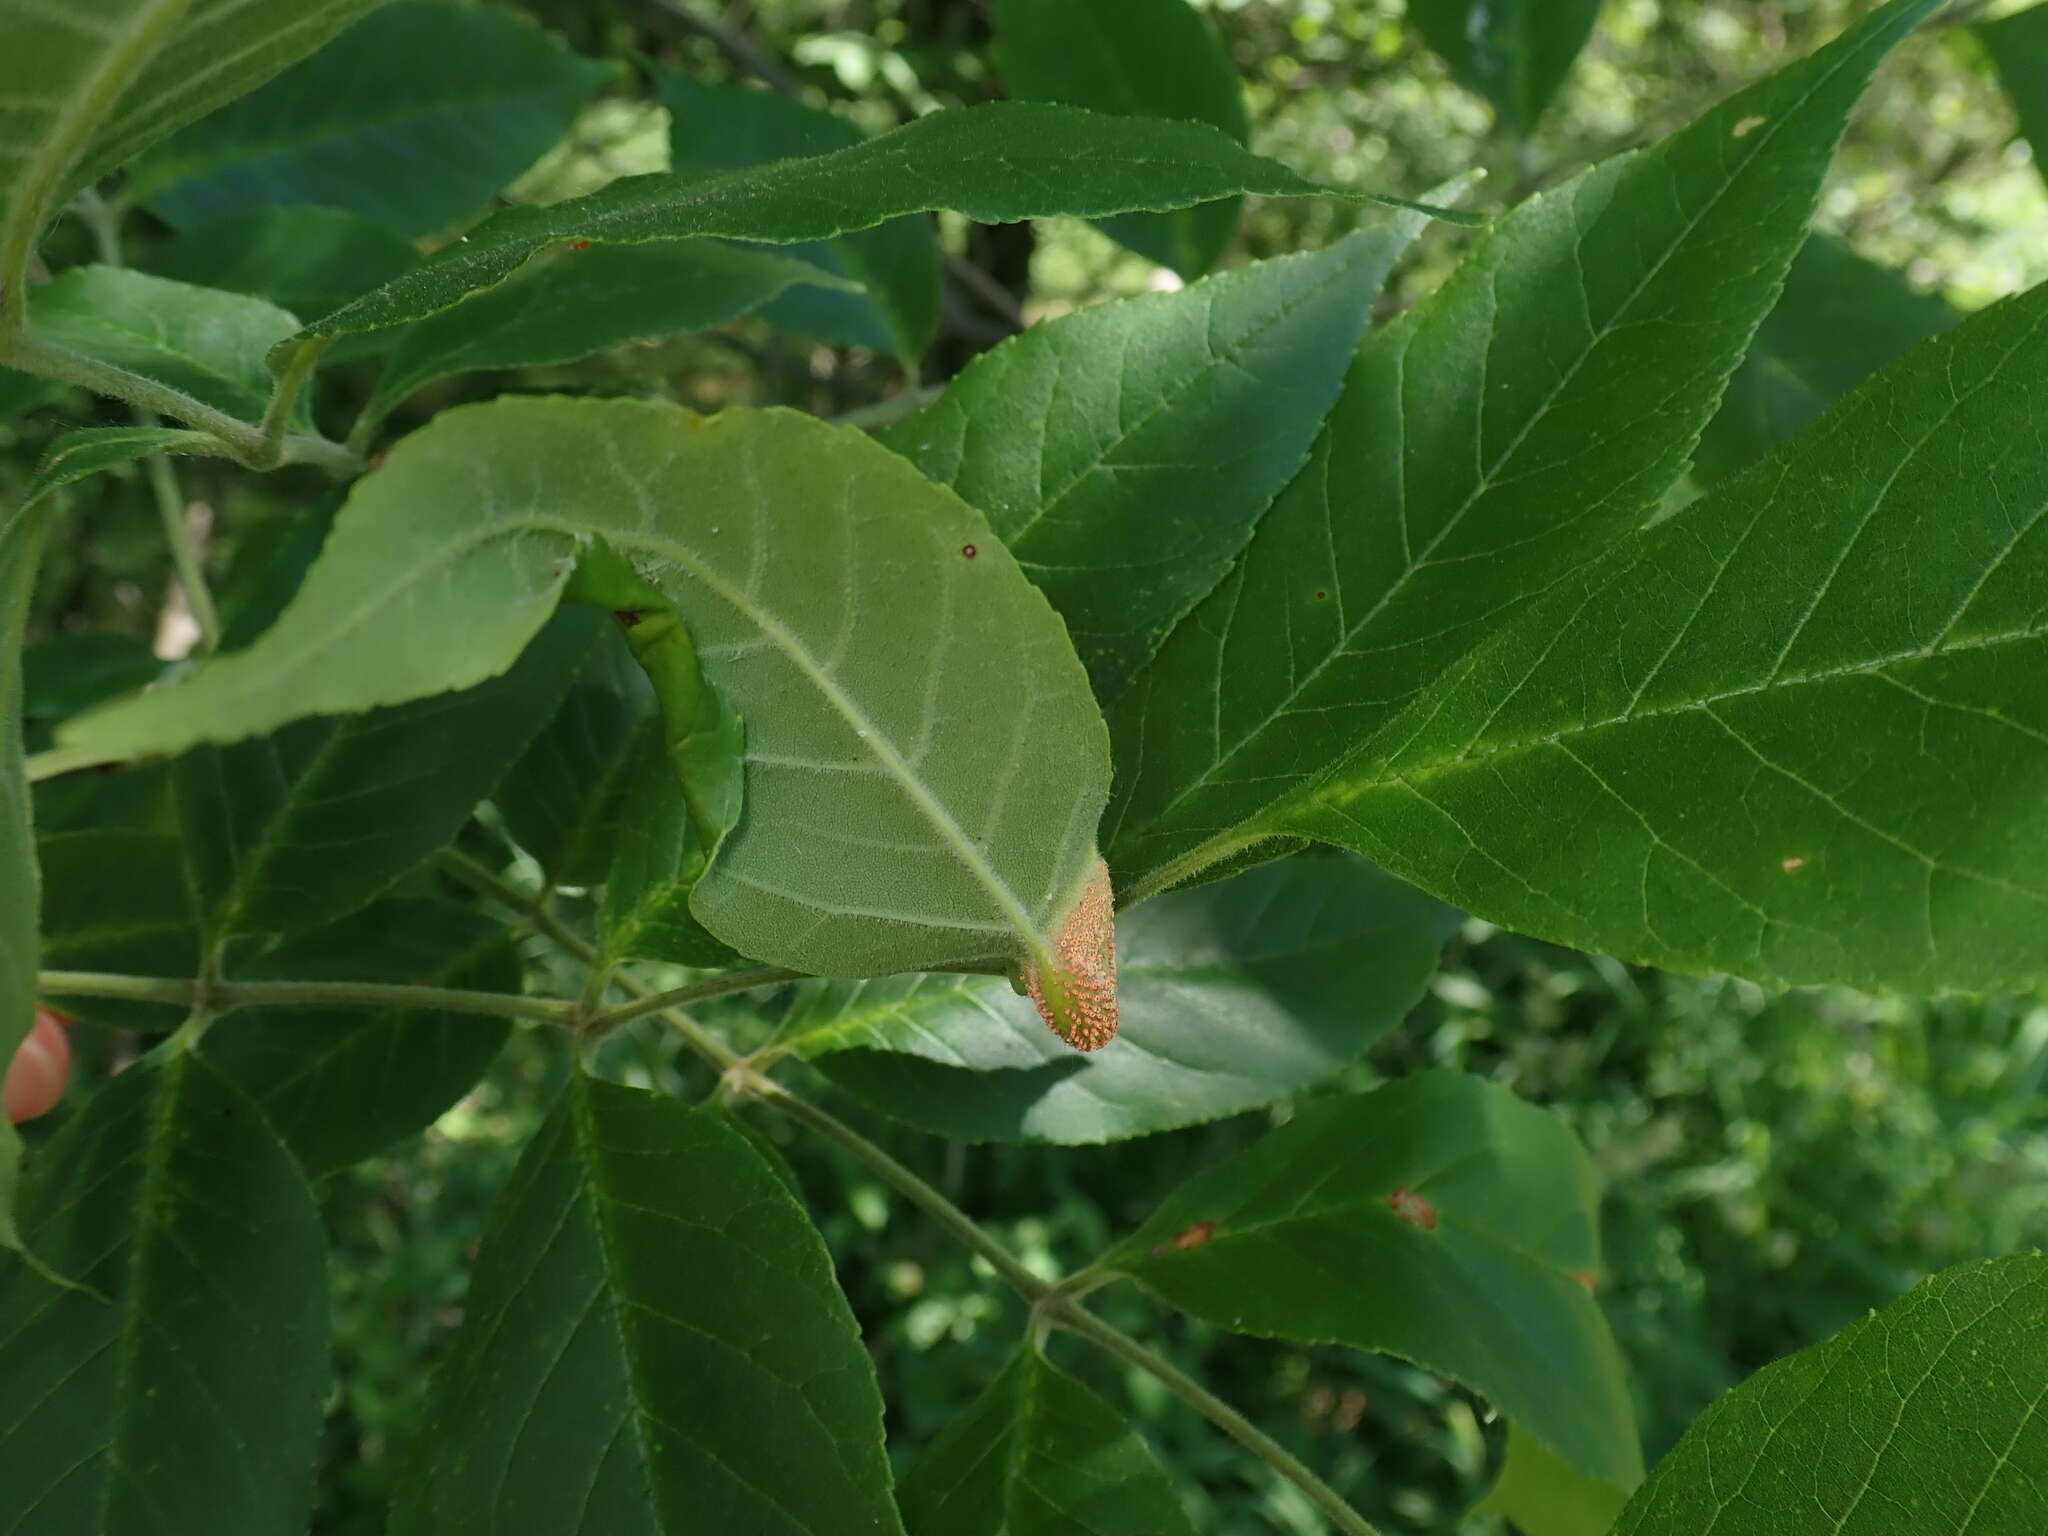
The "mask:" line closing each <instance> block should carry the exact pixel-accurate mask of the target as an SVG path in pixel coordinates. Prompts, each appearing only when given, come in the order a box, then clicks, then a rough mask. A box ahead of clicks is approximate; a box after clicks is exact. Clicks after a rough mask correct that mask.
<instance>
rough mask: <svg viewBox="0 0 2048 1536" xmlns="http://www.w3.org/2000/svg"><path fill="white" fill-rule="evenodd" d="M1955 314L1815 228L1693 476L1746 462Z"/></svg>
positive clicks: (1714, 475)
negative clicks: (1818, 232)
mask: <svg viewBox="0 0 2048 1536" xmlns="http://www.w3.org/2000/svg"><path fill="white" fill-rule="evenodd" d="M1957 318H1958V317H1957V315H1956V312H1955V311H1954V310H1953V309H1951V308H1950V307H1949V306H1948V305H1947V304H1946V303H1944V302H1943V301H1942V300H1941V299H1939V298H1937V297H1935V296H1934V295H1932V294H1923V293H1920V292H1917V291H1916V290H1915V289H1913V288H1912V287H1910V286H1909V285H1908V284H1907V282H1906V280H1905V279H1904V278H1903V277H1901V276H1900V275H1899V274H1898V273H1896V272H1893V271H1891V270H1890V269H1889V268H1886V267H1880V266H1878V265H1877V264H1876V263H1875V262H1870V261H1865V260H1864V259H1863V258H1862V257H1861V256H1858V255H1857V254H1856V253H1855V252H1854V251H1852V250H1850V249H1849V247H1848V246H1846V245H1844V244H1842V242H1841V241H1839V240H1836V239H1834V238H1832V237H1831V236H1828V235H1821V234H1816V235H1814V236H1812V237H1811V238H1810V239H1809V240H1808V241H1807V242H1806V244H1805V245H1804V246H1803V247H1801V248H1800V252H1799V255H1798V257H1797V259H1795V260H1794V261H1793V263H1792V269H1791V271H1790V272H1788V273H1787V274H1786V276H1785V292H1784V294H1783V296H1782V297H1780V298H1779V300H1778V307H1777V308H1776V309H1774V310H1772V311H1771V313H1770V316H1769V318H1768V319H1766V320H1765V321H1764V323H1763V324H1762V326H1760V327H1759V328H1758V330H1757V333H1756V340H1755V341H1754V342H1752V343H1751V345H1750V349H1749V355H1748V356H1747V357H1745V358H1744V359H1743V360H1742V366H1741V367H1740V368H1738V369H1736V370H1735V374H1734V376H1733V377H1732V378H1730V379H1729V381H1728V392H1727V394H1725V395H1723V396H1722V397H1721V409H1720V412H1719V413H1718V414H1717V415H1716V416H1715V417H1714V419H1713V420H1712V421H1710V422H1709V423H1707V428H1706V430H1705V431H1704V432H1702V433H1701V434H1700V445H1699V451H1698V452H1697V453H1696V454H1695V455H1694V456H1693V461H1692V467H1693V475H1694V477H1695V478H1696V479H1698V480H1700V481H1701V482H1702V483H1709V484H1710V483H1713V482H1716V481H1719V480H1722V479H1725V478H1726V477H1727V476H1729V475H1731V474H1733V473H1735V472H1736V471H1737V470H1740V469H1745V468H1747V467H1748V466H1749V465H1751V464H1753V463H1755V462H1756V461H1757V460H1758V459H1760V458H1762V457H1763V456H1764V455H1765V454H1766V453H1768V452H1769V451H1770V450H1771V449H1773V448H1775V447H1776V446H1777V445H1778V444H1779V443H1781V442H1783V441H1784V440H1785V439H1786V438H1788V437H1790V436H1792V434H1793V433H1795V432H1797V431H1798V430H1799V429H1800V428H1802V427H1804V426H1805V425H1806V424H1807V423H1808V422H1810V421H1812V420H1813V419H1814V418H1815V417H1817V416H1819V415H1820V413H1821V412H1822V411H1824V410H1826V409H1827V408H1828V407H1829V406H1830V405H1832V404H1834V402H1835V401H1836V400H1838V399H1840V398H1841V397H1842V396H1843V395H1846V394H1847V393H1848V392H1849V391H1850V390H1852V389H1854V388H1855V387H1856V386H1857V385H1858V384H1861V383H1862V382H1863V381H1864V380H1865V379H1867V378H1869V377H1870V376H1871V375H1872V374H1873V373H1876V372H1877V371H1878V369H1880V368H1882V367H1884V366H1885V365H1886V364H1888V363H1891V362H1893V361H1895V360H1896V359H1897V358H1898V357H1899V356H1900V355H1901V354H1902V353H1904V352H1905V351H1906V350H1907V349H1908V348H1910V347H1911V346H1912V345H1913V344H1914V343H1915V342H1919V341H1924V340H1926V339H1927V338H1928V337H1929V336H1933V335H1936V334H1938V333H1940V332H1942V331H1945V330H1947V329H1948V328H1949V327H1950V326H1952V325H1954V324H1955V323H1956V320H1957Z"/></svg>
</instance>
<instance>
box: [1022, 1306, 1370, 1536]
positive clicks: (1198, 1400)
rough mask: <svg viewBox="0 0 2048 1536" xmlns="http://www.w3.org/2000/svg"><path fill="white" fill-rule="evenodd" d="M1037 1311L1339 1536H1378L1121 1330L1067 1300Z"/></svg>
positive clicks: (1252, 1429)
mask: <svg viewBox="0 0 2048 1536" xmlns="http://www.w3.org/2000/svg"><path fill="white" fill-rule="evenodd" d="M1038 1310H1039V1314H1040V1315H1041V1316H1042V1317H1044V1318H1046V1319H1047V1320H1048V1321H1050V1322H1051V1323H1052V1324H1053V1325H1054V1326H1055V1327H1058V1328H1064V1329H1066V1330H1067V1332H1069V1333H1072V1334H1076V1335H1078V1336H1079V1337H1081V1338H1084V1339H1086V1340H1088V1342H1089V1343H1091V1344H1093V1345H1095V1346H1096V1347H1097V1348H1098V1349H1101V1350H1103V1351H1105V1352H1107V1353H1109V1354H1112V1355H1114V1356H1116V1357H1117V1359H1119V1360H1122V1361H1125V1362H1126V1363H1128V1364H1130V1365H1135V1366H1136V1367H1137V1368H1138V1369H1139V1370H1141V1371H1143V1372H1145V1373H1146V1374H1147V1375H1149V1376H1151V1377H1152V1378H1154V1379H1155V1380H1157V1381H1158V1382H1160V1383H1161V1384H1162V1385H1163V1386H1165V1388H1166V1389H1167V1391H1169V1392H1171V1393H1172V1394H1173V1395H1174V1396H1175V1397H1177V1398H1179V1399H1180V1400H1181V1401H1182V1402H1184V1403H1186V1404H1187V1405H1188V1406H1189V1407H1191V1408H1193V1409H1194V1410H1195V1411H1196V1412H1197V1413H1199V1414H1201V1415H1202V1417H1204V1418H1205V1419H1207V1420H1208V1421H1209V1422H1210V1423H1211V1424H1214V1425H1215V1426H1216V1427H1217V1428H1218V1429H1220V1430H1222V1431H1223V1432H1224V1433H1225V1434H1226V1435H1228V1436H1230V1438H1231V1439H1233V1440H1235V1441H1236V1442H1237V1443H1238V1444H1239V1445H1241V1446H1243V1447H1244V1448H1245V1449H1246V1450H1248V1451H1250V1452H1251V1453H1252V1454H1253V1455H1254V1456H1256V1457H1258V1458H1259V1460H1261V1461H1263V1462H1264V1463H1265V1464H1266V1465H1267V1466H1269V1467H1271V1468H1272V1469H1273V1470H1274V1471H1275V1472H1278V1473H1279V1474H1280V1475H1281V1476H1282V1477H1284V1478H1286V1479H1287V1480H1288V1481H1289V1482H1290V1483H1292V1484H1294V1486H1295V1487H1297V1488H1299V1489H1300V1490H1301V1491H1302V1492H1303V1493H1304V1494H1306V1495H1308V1497H1309V1499H1310V1501H1311V1502H1313V1503H1314V1505H1315V1506H1316V1508H1318V1509H1320V1510H1321V1511H1322V1512H1323V1513H1324V1514H1326V1515H1328V1516H1329V1517H1330V1523H1331V1524H1332V1525H1333V1526H1335V1527H1336V1528H1337V1529H1338V1530H1339V1531H1342V1532H1344V1533H1345V1536H1379V1533H1378V1531H1377V1530H1376V1529H1375V1528H1374V1527H1373V1524H1372V1522H1371V1521H1369V1520H1367V1519H1366V1518H1365V1516H1363V1515H1361V1514H1360V1513H1359V1512H1358V1511H1357V1510H1355V1509H1353V1508H1352V1507H1351V1506H1350V1505H1349V1504H1347V1503H1345V1502H1344V1500H1343V1499H1342V1498H1340V1497H1339V1496H1338V1494H1337V1491H1336V1490H1335V1489H1334V1488H1332V1487H1330V1485H1329V1484H1327V1483H1325V1482H1324V1481H1323V1480H1322V1479H1321V1478H1319V1477H1317V1476H1316V1475H1315V1473H1313V1472H1311V1471H1310V1470H1309V1469H1308V1468H1307V1467H1305V1466H1303V1465H1302V1463H1301V1462H1300V1461H1298V1460H1297V1459H1296V1458H1295V1457H1294V1456H1293V1455H1292V1454H1291V1453H1290V1452H1289V1451H1288V1450H1287V1448H1286V1447H1285V1446H1283V1445H1281V1444H1280V1442H1279V1441H1277V1440H1275V1439H1273V1437H1272V1436H1270V1435H1268V1434H1266V1433H1265V1432H1264V1431H1263V1430H1261V1429H1260V1428H1259V1427H1258V1426H1257V1425H1256V1424H1254V1423H1252V1421H1251V1420H1250V1419H1247V1418H1246V1417H1245V1416H1244V1415H1243V1414H1241V1413H1239V1412H1238V1411H1237V1410H1236V1409H1235V1408H1233V1407H1231V1406H1230V1404H1228V1403H1226V1402H1224V1401H1223V1399H1222V1398H1220V1397H1218V1396H1217V1395H1216V1394H1215V1393H1213V1392H1211V1391H1210V1390H1209V1389H1208V1388H1207V1387H1205V1386H1203V1385H1202V1384H1201V1383H1200V1382H1199V1381H1196V1380H1195V1379H1194V1377H1192V1376H1190V1375H1188V1374H1187V1373H1186V1372H1185V1371H1183V1370H1181V1369H1180V1368H1179V1367H1178V1366H1176V1365H1174V1364H1173V1362H1171V1361H1170V1360H1167V1359H1166V1358H1165V1357H1164V1356H1161V1355H1158V1354H1155V1353H1154V1352H1153V1351H1151V1350H1149V1349H1147V1348H1146V1347H1145V1346H1144V1345H1143V1344H1140V1343H1139V1342H1138V1341H1137V1340H1136V1339H1134V1338H1132V1337H1131V1336H1130V1335H1129V1334H1127V1333H1125V1332H1124V1331H1123V1330H1122V1329H1120V1328H1115V1327H1112V1326H1111V1325H1110V1324H1108V1323H1105V1322H1104V1321H1103V1320H1102V1319H1101V1318H1099V1317H1097V1316H1096V1315H1095V1314H1094V1313H1092V1312H1089V1311H1086V1310H1085V1309H1083V1308H1082V1307H1081V1306H1080V1305H1078V1304H1077V1303H1076V1302H1075V1301H1074V1300H1073V1298H1072V1297H1070V1296H1054V1297H1051V1298H1050V1299H1049V1300H1047V1301H1046V1302H1045V1303H1043V1304H1042V1305H1041V1306H1040V1307H1039V1309H1038Z"/></svg>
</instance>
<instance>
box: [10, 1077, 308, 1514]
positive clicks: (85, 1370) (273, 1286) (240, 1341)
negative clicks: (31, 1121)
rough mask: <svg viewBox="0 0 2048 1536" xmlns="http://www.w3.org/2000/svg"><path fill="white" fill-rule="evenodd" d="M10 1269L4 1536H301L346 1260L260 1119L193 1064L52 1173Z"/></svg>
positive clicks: (65, 1149) (93, 1126) (146, 1085)
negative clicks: (336, 1265) (34, 1260)
mask: <svg viewBox="0 0 2048 1536" xmlns="http://www.w3.org/2000/svg"><path fill="white" fill-rule="evenodd" d="M22 1225H23V1229H24V1231H25V1233H26V1235H27V1238H28V1242H29V1245H30V1247H31V1248H32V1249H33V1250H34V1251H35V1252H36V1254H38V1255H39V1256H40V1257H41V1258H42V1259H43V1260H45V1261H46V1262H48V1263H49V1264H50V1265H52V1266H53V1267H54V1268H55V1269H56V1270H57V1271H58V1272H60V1273H63V1274H67V1275H72V1276H75V1277H76V1278H77V1279H78V1281H79V1282H80V1283H81V1284H82V1285H83V1286H87V1287H90V1288H91V1289H90V1290H89V1291H88V1290H85V1289H71V1290H64V1289H60V1288H59V1287H58V1286H56V1285H54V1284H52V1283H51V1282H49V1281H48V1280H45V1279H44V1278H42V1277H41V1276H39V1275H37V1274H36V1273H35V1272H34V1271H33V1270H32V1269H31V1268H30V1267H29V1266H28V1265H27V1264H26V1263H24V1262H22V1261H21V1260H19V1259H15V1258H9V1257H6V1256H0V1334H4V1336H5V1338H6V1340H7V1344H6V1349H7V1369H6V1370H5V1371H0V1528H4V1529H6V1530H9V1531H13V1532H17V1533H19V1536H84V1533H95V1536H129V1533H143V1532H164V1531H213V1530H218V1531H249V1532H256V1531H279V1532H282V1531H301V1530H304V1529H306V1526H307V1522H308V1521H309V1519H310V1518H311V1516H312V1502H313V1499H312V1495H313V1459H314V1455H315V1452H316V1451H317V1450H318V1448H319V1442H320V1416H321V1403H322V1401H323V1400H324V1398H325V1397H326V1395H327V1365H328V1362H327V1307H328V1296H327V1274H326V1253H325V1247H326V1245H325V1239H324V1235H323V1233H322V1231H321V1227H320V1215H319V1212H318V1210H317V1209H316V1208H315V1207H314V1204H313V1197H312V1194H311V1192H310V1191H309V1190H308V1189H307V1188H306V1181H305V1178H304V1176H303V1175H302V1174H300V1172H299V1170H298V1167H297V1165H296V1164H295V1163H294V1162H293V1161H292V1158H291V1154H290V1153H289V1152H287V1151H286V1150H285V1147H284V1144H283V1143H282V1142H280V1141H279V1140H278V1139H277V1137H276V1136H275V1135H273V1134H272V1133H271V1131H270V1129H269V1127H268V1126H266V1125H265V1124H264V1121H263V1116H262V1115H261V1114H260V1113H259V1112H258V1111H257V1109H256V1106H255V1105H254V1104H253V1103H251V1102H250V1100H249V1099H248V1098H247V1097H246V1096H245V1095H243V1094H242V1093H241V1092H240V1091H239V1090H238V1089H236V1088H235V1087H234V1086H233V1085H232V1084H231V1083H228V1082H227V1081H225V1080H224V1079H223V1078H222V1077H220V1075H219V1074H218V1073H216V1072H215V1071H214V1070H213V1069H212V1068H211V1067H210V1066H208V1065H207V1064H206V1063H205V1062H203V1061H201V1060H199V1059H198V1058H197V1057H195V1056H194V1055H193V1054H192V1053H191V1052H189V1051H185V1050H174V1049H167V1050H160V1051H157V1052H155V1053H153V1054H151V1055H150V1056H147V1057H145V1058H144V1059H143V1060H142V1061H141V1062H139V1063H138V1064H136V1065H135V1066H133V1067H131V1068H129V1069H128V1070H127V1071H125V1072H123V1073H121V1074H120V1075H119V1076H118V1077H115V1078H114V1079H112V1080H111V1081H110V1082H108V1083H107V1084H106V1086H104V1087H103V1088H101V1089H100V1091H99V1092H98V1093H97V1094H96V1095H95V1096H94V1097H93V1099H92V1100H91V1102H90V1103H89V1104H88V1105H87V1106H86V1109H85V1111H84V1113H82V1114H81V1115H79V1116H78V1117H76V1118H75V1119H73V1120H72V1121H71V1122H70V1123H68V1124H67V1125H66V1126H65V1127H64V1129H63V1131H62V1132H60V1133H59V1135H58V1136H57V1138H56V1139H55V1140H54V1141H52V1142H50V1143H49V1144H48V1145H47V1146H45V1147H44V1148H43V1149H42V1150H41V1151H40V1152H39V1153H38V1154H37V1158H36V1161H35V1164H34V1166H33V1169H32V1171H31V1174H30V1176H29V1178H28V1179H27V1180H26V1181H25V1185H24V1190H23V1197H22Z"/></svg>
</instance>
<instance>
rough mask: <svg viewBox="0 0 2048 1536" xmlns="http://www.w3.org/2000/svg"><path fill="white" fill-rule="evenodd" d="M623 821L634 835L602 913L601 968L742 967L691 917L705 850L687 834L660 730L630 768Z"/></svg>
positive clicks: (622, 851)
mask: <svg viewBox="0 0 2048 1536" xmlns="http://www.w3.org/2000/svg"><path fill="white" fill-rule="evenodd" d="M619 820H620V822H621V823H622V824H623V825H624V826H627V827H630V828H632V834H633V835H632V836H631V837H626V838H621V839H620V841H619V843H618V846H617V848H616V850H615V851H614V852H613V855H612V863H611V870H610V872H609V875H608V876H607V879H606V881H605V888H604V905H603V906H602V907H600V908H599V909H598V914H597V945H598V953H599V955H600V956H601V958H602V960H603V961H604V963H605V964H607V965H616V964H617V963H618V962H619V961H621V960H667V961H671V962H673V963H675V964H678V965H697V966H727V965H734V964H737V963H738V962H739V961H740V959H741V958H742V957H741V955H740V953H739V951H738V950H736V949H734V948H733V947H732V946H731V945H730V944H727V943H725V942H724V941H723V940H722V939H718V938H714V937H713V936H712V935H711V934H710V933H709V932H708V931H706V929H705V927H704V925H703V924H702V923H700V922H698V921H697V919H696V917H695V915H694V914H692V912H691V911H690V893H691V892H692V891H694V890H696V889H697V882H698V881H699V880H701V879H702V878H703V875H704V865H705V858H704V850H703V848H702V847H701V846H700V845H699V844H698V842H697V841H696V839H695V838H693V837H692V836H691V834H690V810H689V805H688V803H687V802H686V801H685V800H684V799H683V786H682V782H681V780H679V779H678V778H677V777H676V772H675V769H674V767H673V766H672V765H671V764H670V762H669V753H668V746H667V744H666V743H665V742H664V741H663V740H662V739H661V736H660V733H659V732H658V731H654V732H650V733H648V734H647V735H646V736H644V737H643V738H642V739H641V740H640V741H639V743H638V744H637V745H636V747H635V749H634V751H633V753H632V755H631V756H630V757H629V758H628V759H627V761H626V763H625V778H624V780H623V783H622V785H621V791H620V801H619Z"/></svg>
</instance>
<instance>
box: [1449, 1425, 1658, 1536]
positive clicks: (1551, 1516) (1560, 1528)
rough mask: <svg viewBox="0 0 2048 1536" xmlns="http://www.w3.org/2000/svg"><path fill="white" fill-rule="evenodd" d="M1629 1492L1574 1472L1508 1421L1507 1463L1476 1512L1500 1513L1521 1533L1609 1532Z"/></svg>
mask: <svg viewBox="0 0 2048 1536" xmlns="http://www.w3.org/2000/svg"><path fill="white" fill-rule="evenodd" d="M1627 1502H1628V1490H1627V1489H1626V1488H1622V1487H1619V1486H1617V1485H1616V1484H1614V1483H1607V1482H1602V1481H1601V1480H1600V1479H1598V1478H1595V1477H1587V1476H1586V1475H1585V1474H1584V1473H1582V1472H1578V1471H1575V1470H1574V1469H1573V1467H1572V1465H1571V1463H1570V1462H1568V1461H1566V1460H1565V1459H1564V1458H1563V1457H1562V1456H1559V1455H1558V1454H1556V1453H1555V1452H1554V1451H1552V1450H1550V1449H1548V1448H1547V1447H1546V1446H1545V1445H1544V1444H1543V1442H1542V1441H1541V1440H1538V1439H1537V1438H1536V1437H1535V1436H1534V1435H1532V1434H1530V1433H1529V1432H1528V1431H1527V1430H1526V1429H1524V1428H1522V1426H1521V1425H1519V1424H1512V1423H1511V1424H1509V1425H1508V1454H1507V1461H1506V1462H1505V1463H1504V1464H1503V1465H1502V1467H1501V1469H1500V1477H1499V1478H1498V1479H1497V1480H1496V1481H1495V1482H1494V1485H1493V1488H1492V1490H1491V1491H1490V1492H1489V1493H1488V1494H1487V1495H1486V1497H1485V1498H1484V1499H1482V1500H1480V1501H1479V1503H1478V1505H1476V1506H1475V1507H1474V1509H1473V1511H1472V1513H1473V1514H1475V1515H1489V1514H1491V1515H1499V1516H1501V1517H1503V1518H1504V1519H1506V1520H1507V1521H1509V1522H1510V1528H1511V1529H1512V1530H1514V1531H1516V1532H1518V1533H1519V1536H1607V1532H1608V1530H1609V1529H1610V1528H1611V1527H1612V1526H1613V1524H1614V1517H1615V1516H1616V1515H1618V1514H1620V1513H1621V1507H1622V1505H1624V1504H1626V1503H1627Z"/></svg>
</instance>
